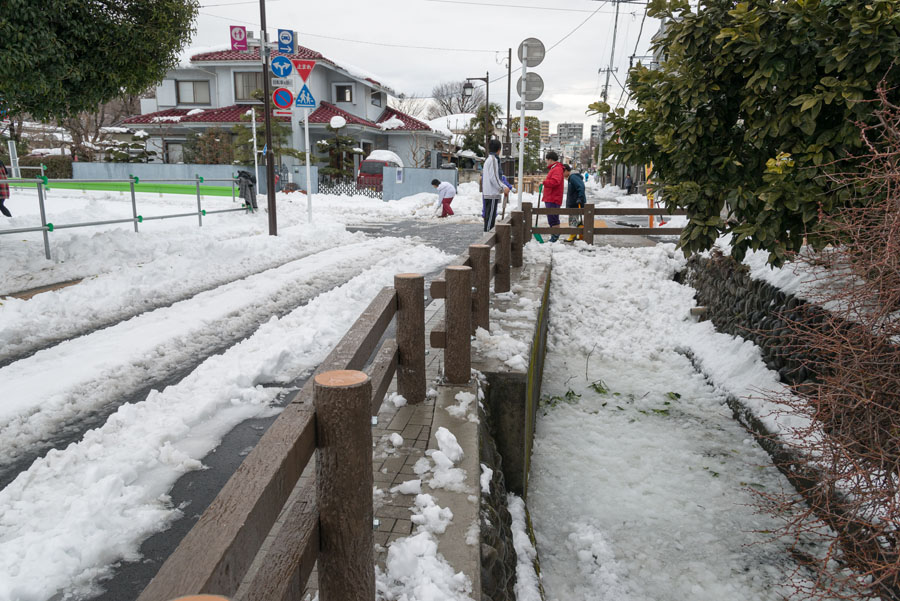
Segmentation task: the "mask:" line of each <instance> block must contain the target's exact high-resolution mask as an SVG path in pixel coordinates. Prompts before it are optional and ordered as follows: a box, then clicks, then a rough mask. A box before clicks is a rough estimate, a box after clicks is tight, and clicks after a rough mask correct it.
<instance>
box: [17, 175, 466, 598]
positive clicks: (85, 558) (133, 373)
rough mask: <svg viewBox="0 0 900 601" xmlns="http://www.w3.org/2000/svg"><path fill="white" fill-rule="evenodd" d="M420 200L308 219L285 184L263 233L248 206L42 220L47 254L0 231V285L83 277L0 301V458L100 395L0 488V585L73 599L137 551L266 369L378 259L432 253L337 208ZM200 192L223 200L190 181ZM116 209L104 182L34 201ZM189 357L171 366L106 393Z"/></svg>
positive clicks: (24, 211)
mask: <svg viewBox="0 0 900 601" xmlns="http://www.w3.org/2000/svg"><path fill="white" fill-rule="evenodd" d="M475 193H476V194H477V187H476V189H475ZM32 194H33V193H32ZM435 200H436V195H433V194H431V195H428V194H423V195H418V196H416V197H412V198H409V199H404V200H402V201H395V202H393V203H383V202H382V201H372V200H371V199H367V198H349V197H324V196H322V197H315V202H316V205H315V209H314V219H313V223H312V224H309V223H307V220H306V203H305V197H300V196H297V195H287V196H286V197H279V214H278V215H279V234H280V235H279V236H277V237H271V236H268V235H267V215H265V213H263V212H259V213H257V214H255V215H246V214H244V213H240V212H238V213H225V214H221V215H210V216H208V217H207V218H205V219H204V224H203V227H202V228H199V227H197V222H196V221H195V220H194V219H192V218H187V219H176V220H166V221H154V222H150V223H145V224H142V225H141V233H140V234H135V233H134V231H133V230H132V229H131V227H130V225H128V224H125V225H121V226H120V225H111V226H100V227H96V228H79V229H68V230H60V231H57V232H53V233H52V234H51V236H52V237H51V244H52V249H53V260H51V261H47V260H46V259H44V257H43V252H42V247H41V238H40V235H39V234H20V235H13V236H3V237H0V250H2V252H0V273H3V274H4V276H3V280H2V290H3V291H4V292H9V291H13V290H20V289H23V288H28V287H32V286H37V285H43V284H48V283H54V282H60V281H63V280H68V279H73V278H85V280H84V281H83V282H82V283H80V284H77V285H75V286H70V287H67V288H62V289H60V290H57V291H54V292H48V293H43V294H39V295H37V296H35V297H34V298H33V299H31V300H28V301H23V300H18V299H12V298H7V299H4V300H2V301H0V343H2V344H0V348H2V349H3V351H2V353H4V354H3V356H2V357H0V360H2V358H4V357H5V358H6V359H7V364H6V365H4V366H3V367H0V399H2V401H3V402H2V403H0V448H2V449H3V451H4V459H3V463H7V464H9V463H10V462H14V461H16V460H17V459H18V458H21V457H28V456H31V455H34V454H35V449H37V450H38V451H40V448H41V445H42V444H43V441H44V440H46V439H48V437H51V436H52V435H53V434H54V432H56V431H58V430H59V429H60V428H61V427H62V426H63V425H64V424H71V423H77V422H78V421H79V420H81V419H84V418H86V417H88V416H90V415H91V414H92V413H94V412H96V411H97V410H98V409H99V408H101V407H108V406H110V405H112V406H113V407H115V406H116V405H120V406H119V407H118V409H117V410H116V411H115V412H114V413H113V414H112V415H110V417H109V418H108V419H106V420H105V422H104V423H102V424H101V425H100V426H98V427H96V428H93V429H89V430H87V431H86V433H85V434H84V435H83V436H81V437H80V439H79V440H76V441H75V442H72V444H70V445H69V446H67V447H65V448H60V449H58V450H51V451H49V452H47V453H45V454H42V455H41V454H39V455H38V456H39V458H38V459H37V460H35V461H34V462H33V463H32V464H31V465H30V467H28V468H27V469H25V470H24V471H22V472H21V473H20V474H19V475H18V477H16V478H15V479H14V480H13V481H12V482H11V483H10V484H9V485H7V486H6V487H5V488H4V489H3V490H0V507H2V508H3V511H2V512H0V566H2V567H0V600H2V601H13V600H16V601H38V600H42V601H43V600H47V599H51V598H63V597H64V598H67V599H79V598H84V597H85V596H89V595H90V594H92V593H93V592H96V591H97V590H98V586H101V582H102V579H103V578H105V577H108V576H109V575H110V574H111V573H112V570H113V569H114V566H115V564H117V563H118V562H121V561H123V560H124V561H134V560H137V559H139V556H138V550H139V548H140V544H141V542H142V541H144V540H145V539H146V538H147V537H149V536H151V535H152V534H153V533H155V532H159V531H161V530H163V529H165V528H166V527H167V526H168V524H169V523H171V521H172V520H174V519H176V518H177V517H178V516H179V515H180V512H181V508H179V507H174V506H172V503H171V502H170V500H169V497H168V493H169V490H170V489H171V486H172V485H173V483H174V482H175V481H176V480H177V479H178V478H179V477H180V475H182V474H183V473H185V472H186V471H189V470H196V469H201V468H202V467H203V466H202V464H201V461H202V459H203V458H204V457H205V456H206V455H207V454H208V453H209V452H210V451H212V450H213V449H214V448H215V447H216V446H217V445H218V444H219V441H220V440H221V439H222V437H223V436H224V435H225V434H226V433H228V432H229V431H230V430H231V429H232V428H234V426H235V425H237V424H239V423H240V422H242V421H244V420H246V419H248V418H251V417H260V416H266V415H272V414H273V413H275V412H277V411H278V408H277V406H274V405H273V401H274V400H275V399H276V398H277V397H278V396H279V395H280V394H282V393H284V392H285V389H284V386H285V385H286V384H287V383H288V382H291V381H293V380H294V379H296V378H298V377H301V376H302V375H303V374H305V373H309V372H310V371H311V370H312V369H314V368H315V367H316V366H317V365H318V364H319V363H320V362H321V360H322V359H323V358H324V357H325V356H326V355H327V353H328V352H329V351H330V350H331V348H333V346H334V345H335V344H336V343H337V342H338V340H339V339H340V337H341V336H342V335H343V334H344V333H345V332H346V330H347V328H349V326H350V325H351V324H352V323H353V321H354V320H355V319H356V317H357V316H358V315H359V314H360V313H361V312H362V310H363V309H364V308H365V307H366V306H367V305H368V304H369V302H370V301H371V300H372V298H374V296H375V295H376V294H377V292H378V291H379V290H380V289H381V288H382V287H383V286H386V285H390V284H391V282H392V279H393V276H394V274H396V273H398V272H410V271H413V272H416V271H417V272H423V273H427V272H430V271H433V270H435V269H437V268H439V267H440V266H441V265H443V264H445V263H446V262H447V261H449V260H450V258H451V257H450V256H448V255H446V254H445V253H443V252H441V251H439V250H436V249H434V248H431V247H428V246H425V245H424V244H422V242H421V241H420V240H415V239H397V238H379V239H369V238H368V237H366V236H365V235H363V234H359V233H357V234H351V233H349V232H347V231H346V229H345V227H344V225H343V223H344V222H347V223H350V222H352V223H366V222H373V221H375V222H377V221H382V220H402V219H418V220H430V219H434V218H433V217H431V216H430V215H431V214H430V209H431V205H432V204H433V203H434V201H435ZM476 200H477V202H476ZM139 202H140V206H139V211H140V212H141V213H142V214H144V215H151V214H156V215H158V214H164V213H174V212H181V211H184V210H190V209H191V206H190V205H191V203H192V202H193V199H192V198H191V197H182V196H177V195H163V196H158V195H142V198H141V199H140V201H139ZM458 205H459V206H458V209H459V213H461V216H460V217H457V218H456V219H457V220H458V221H462V220H466V219H468V220H470V221H474V220H477V219H478V218H479V215H478V214H480V210H481V208H480V200H478V199H477V197H476V198H474V199H473V198H469V197H467V196H465V195H463V196H462V197H461V198H460V200H459V203H458ZM9 206H10V208H11V210H12V211H13V213H14V215H15V217H14V218H13V219H12V220H11V221H12V223H10V222H9V221H6V220H4V221H2V222H0V226H2V227H7V226H9V227H28V226H29V225H33V224H34V223H36V222H37V219H38V218H37V206H36V199H35V198H33V197H32V198H29V193H27V192H23V193H19V192H16V193H14V195H13V201H12V202H10V203H9ZM204 206H205V208H207V209H210V210H211V209H217V208H229V207H231V206H232V204H231V199H230V198H214V197H209V198H206V199H204ZM455 208H456V203H455ZM130 213H131V204H130V198H129V197H128V195H121V196H120V195H118V194H117V193H104V192H91V193H81V192H72V191H61V190H52V191H51V193H50V200H49V201H48V220H50V221H52V222H55V223H68V222H73V221H88V220H90V221H94V220H102V219H114V218H120V217H123V216H128V215H130ZM66 338H71V339H70V340H65V339H66ZM60 340H65V341H63V342H59V341H60ZM38 349H42V350H38ZM35 350H36V352H35ZM204 357H205V360H204ZM198 358H199V359H198ZM192 361H193V362H198V361H199V363H198V364H197V366H196V368H195V369H193V371H191V373H189V374H188V375H187V376H186V377H184V378H183V379H181V380H180V381H178V382H177V383H176V384H173V385H170V386H167V387H165V388H163V389H161V390H153V391H151V392H150V393H149V394H148V395H146V396H145V397H143V398H140V399H136V400H135V399H131V400H130V401H129V402H127V403H125V404H121V402H122V399H123V398H127V396H128V393H129V392H130V391H134V390H138V389H140V387H141V386H145V385H146V382H148V381H149V382H152V381H155V380H156V379H164V376H165V374H166V373H167V372H172V371H173V370H176V369H177V368H178V367H179V366H183V365H185V364H187V365H190V364H191V362H192ZM76 430H77V428H76ZM29 460H30V459H29Z"/></svg>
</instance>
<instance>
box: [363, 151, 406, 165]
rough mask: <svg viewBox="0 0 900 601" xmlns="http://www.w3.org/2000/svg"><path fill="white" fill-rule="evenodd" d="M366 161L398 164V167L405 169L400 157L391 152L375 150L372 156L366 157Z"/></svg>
mask: <svg viewBox="0 0 900 601" xmlns="http://www.w3.org/2000/svg"><path fill="white" fill-rule="evenodd" d="M366 160H367V161H387V162H389V163H396V164H397V165H399V166H401V167H403V161H402V160H401V159H400V157H399V156H397V154H396V153H394V152H391V151H390V150H373V151H372V154H370V155H369V156H367V157H366Z"/></svg>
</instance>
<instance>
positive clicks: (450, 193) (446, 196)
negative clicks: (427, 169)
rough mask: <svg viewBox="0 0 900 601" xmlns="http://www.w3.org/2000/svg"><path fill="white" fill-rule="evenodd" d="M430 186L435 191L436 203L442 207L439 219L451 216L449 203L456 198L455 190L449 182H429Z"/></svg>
mask: <svg viewBox="0 0 900 601" xmlns="http://www.w3.org/2000/svg"><path fill="white" fill-rule="evenodd" d="M431 185H432V186H433V187H434V188H436V189H437V195H438V202H439V203H441V207H442V209H441V217H447V216H448V215H452V214H453V209H451V208H450V203H451V202H453V197H454V196H456V188H454V187H453V184H451V183H450V182H442V181H440V180H436V179H433V180H431ZM435 209H437V204H435Z"/></svg>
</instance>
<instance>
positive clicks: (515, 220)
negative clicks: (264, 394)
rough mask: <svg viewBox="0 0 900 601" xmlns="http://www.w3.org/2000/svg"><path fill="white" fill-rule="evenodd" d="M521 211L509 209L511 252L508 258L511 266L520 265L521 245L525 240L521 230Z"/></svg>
mask: <svg viewBox="0 0 900 601" xmlns="http://www.w3.org/2000/svg"><path fill="white" fill-rule="evenodd" d="M522 220H523V214H522V211H510V213H509V222H510V224H511V225H512V253H511V257H510V260H511V262H512V266H513V267H521V266H522V245H523V244H525V242H526V240H525V238H524V234H523V232H522Z"/></svg>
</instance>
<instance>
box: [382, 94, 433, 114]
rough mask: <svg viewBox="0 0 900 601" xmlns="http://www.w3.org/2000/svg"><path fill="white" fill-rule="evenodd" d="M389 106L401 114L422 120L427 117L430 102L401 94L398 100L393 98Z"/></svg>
mask: <svg viewBox="0 0 900 601" xmlns="http://www.w3.org/2000/svg"><path fill="white" fill-rule="evenodd" d="M388 106H390V107H391V108H395V109H397V110H398V111H400V112H401V113H406V114H407V115H409V116H410V117H415V118H416V119H420V118H423V117H425V111H426V110H428V100H427V99H425V98H417V97H416V96H406V95H405V94H400V96H398V97H396V98H391V99H390V100H389V101H388Z"/></svg>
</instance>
